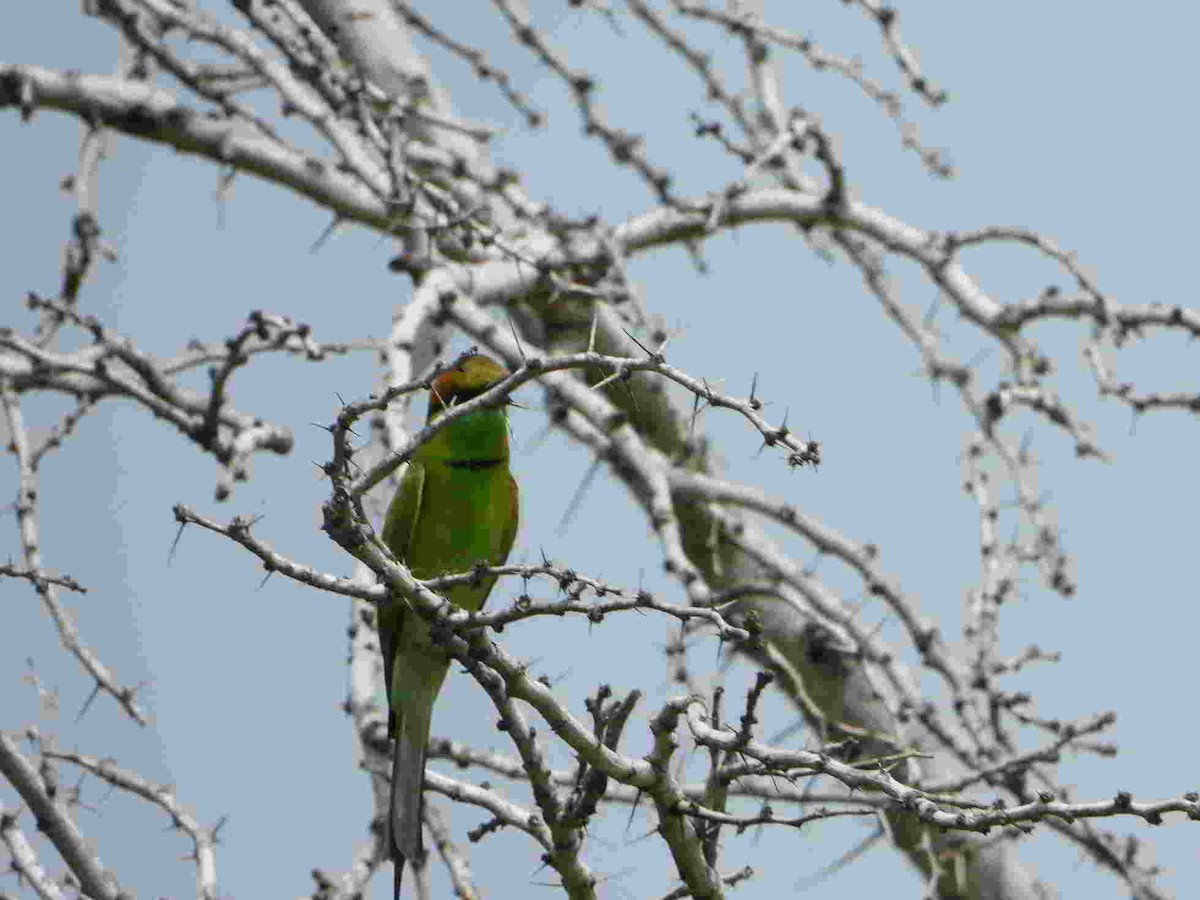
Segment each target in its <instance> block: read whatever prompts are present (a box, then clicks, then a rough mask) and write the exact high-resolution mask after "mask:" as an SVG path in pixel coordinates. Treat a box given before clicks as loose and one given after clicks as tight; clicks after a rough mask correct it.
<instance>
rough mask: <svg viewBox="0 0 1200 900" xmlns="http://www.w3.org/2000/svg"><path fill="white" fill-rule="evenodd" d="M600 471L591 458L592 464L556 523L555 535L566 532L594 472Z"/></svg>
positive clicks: (598, 464)
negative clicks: (560, 518)
mask: <svg viewBox="0 0 1200 900" xmlns="http://www.w3.org/2000/svg"><path fill="white" fill-rule="evenodd" d="M599 469H600V460H598V459H595V458H593V459H592V463H591V465H590V466H588V469H587V471H586V472H585V473H584V474H583V478H582V479H581V480H580V482H579V486H578V487H577V488H576V489H575V493H574V495H572V497H571V502H570V503H568V504H567V508H566V510H565V511H564V512H563V517H562V520H561V521H559V523H558V528H557V529H556V530H555V534H557V535H558V536H559V537H562V536H563V535H564V534H566V532H567V526H568V525H569V524H570V522H571V518H572V517H573V516H574V515H575V513H576V512H577V511H578V509H579V506H580V505H581V504H582V502H583V496H584V494H586V493H587V489H588V488H589V487H591V484H592V480H593V479H594V478H595V477H596V472H597V471H599Z"/></svg>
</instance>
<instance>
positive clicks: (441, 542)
mask: <svg viewBox="0 0 1200 900" xmlns="http://www.w3.org/2000/svg"><path fill="white" fill-rule="evenodd" d="M507 374H508V373H507V372H506V371H505V370H504V369H503V368H502V367H500V366H499V365H498V364H496V363H495V362H493V361H492V360H491V359H489V358H488V357H486V356H482V355H479V354H475V355H472V356H469V357H467V358H466V359H465V360H463V362H462V363H461V364H460V365H459V366H458V368H456V369H453V370H451V371H449V372H446V373H444V374H442V375H440V376H439V377H438V378H437V379H435V381H434V383H433V390H432V391H431V392H430V393H431V396H430V402H429V416H428V419H429V421H432V420H433V419H434V418H436V417H437V416H438V415H439V414H440V413H441V412H442V410H444V409H446V408H447V407H449V406H452V405H454V404H455V403H462V402H465V401H466V400H469V399H470V398H471V397H474V396H477V395H478V394H480V393H481V392H482V391H484V390H486V389H487V388H489V387H490V386H491V385H493V384H495V383H496V382H497V381H499V380H500V379H502V378H504V377H505V376H506V375H507ZM517 518H518V500H517V484H516V481H515V480H514V479H513V477H512V474H511V473H510V472H509V468H508V418H507V414H506V411H505V409H504V407H500V408H486V409H481V410H479V411H478V412H475V413H472V414H470V415H467V416H464V417H462V418H460V419H457V420H455V421H454V422H451V423H450V424H449V425H447V426H446V427H445V428H443V429H442V430H441V431H439V432H438V433H437V434H436V435H434V437H433V438H432V439H431V440H430V441H429V442H428V443H426V444H424V445H423V446H422V447H421V448H420V449H419V450H418V451H417V452H416V454H415V455H414V456H413V459H412V461H411V462H410V463H409V466H408V469H407V471H406V472H405V473H404V477H403V478H402V479H401V481H400V487H399V489H398V490H397V491H396V496H395V497H394V498H393V499H392V503H391V506H390V507H389V508H388V513H387V520H386V522H385V523H384V528H383V540H384V543H386V544H387V545H388V548H389V549H390V550H391V551H392V553H393V554H395V556H396V558H397V559H398V560H400V561H401V562H402V563H404V564H405V565H406V566H408V568H409V569H410V570H411V571H412V573H413V575H414V576H416V577H417V578H432V577H434V576H437V575H447V574H453V573H457V572H466V571H469V570H470V569H471V568H472V567H473V566H475V565H476V564H477V563H480V562H483V563H485V564H488V565H500V564H502V563H503V562H504V561H505V560H506V559H507V558H508V553H509V550H510V549H511V548H512V544H513V539H514V538H515V537H516V533H517ZM495 581H496V579H495V578H488V579H485V580H484V581H482V582H481V583H479V584H477V585H473V584H467V585H460V586H457V587H453V588H449V589H447V590H446V591H445V592H444V596H445V597H446V598H447V599H448V600H449V601H450V602H451V603H453V604H454V605H455V606H457V607H459V608H461V609H467V610H472V611H474V610H478V609H480V608H481V607H482V606H483V604H484V601H485V600H486V599H487V596H488V594H489V593H490V592H491V590H492V586H493V585H494V584H495ZM379 636H380V642H381V645H382V646H381V650H382V652H383V667H384V678H385V681H386V687H387V692H388V704H389V710H390V713H389V717H388V731H389V733H390V734H391V736H392V737H393V738H394V739H395V746H394V751H393V754H394V755H393V758H392V795H391V810H390V817H389V819H390V821H389V843H390V847H391V851H392V856H393V861H394V864H395V878H394V891H395V897H396V898H398V897H399V896H400V880H401V875H402V874H403V869H404V861H405V860H406V859H408V858H412V857H418V856H420V855H421V852H422V849H421V788H422V784H423V781H424V775H425V748H426V745H427V744H428V743H429V725H430V720H431V718H432V714H433V704H434V701H435V700H436V699H437V695H438V691H439V690H440V689H441V686H442V682H443V681H444V680H445V677H446V672H447V671H448V669H449V666H450V657H449V655H447V654H446V652H445V651H444V650H442V649H440V648H439V647H437V646H436V645H435V644H434V643H433V640H432V638H431V636H430V633H429V625H428V623H427V622H426V621H425V619H424V618H422V617H421V616H420V614H418V613H416V612H414V611H413V610H412V609H411V608H410V607H409V606H408V604H407V603H406V602H405V600H404V598H403V597H397V598H394V599H393V600H392V602H391V603H389V604H387V605H386V607H385V608H384V609H383V610H382V611H381V612H380V615H379Z"/></svg>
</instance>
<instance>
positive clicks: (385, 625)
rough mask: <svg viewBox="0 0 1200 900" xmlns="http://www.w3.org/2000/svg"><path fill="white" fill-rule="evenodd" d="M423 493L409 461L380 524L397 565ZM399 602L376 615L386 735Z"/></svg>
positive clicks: (416, 465)
mask: <svg viewBox="0 0 1200 900" xmlns="http://www.w3.org/2000/svg"><path fill="white" fill-rule="evenodd" d="M424 493H425V466H424V465H423V464H422V463H420V462H417V461H416V460H413V461H412V462H410V463H409V464H408V469H407V470H406V471H405V473H404V477H403V478H401V479H400V487H399V488H397V490H396V496H395V497H393V498H392V503H391V506H389V507H388V511H387V518H386V519H385V520H384V523H383V542H384V543H385V544H387V546H388V549H389V550H391V551H392V554H393V555H394V556H395V557H396V559H398V560H400V562H402V563H405V564H406V565H407V563H408V548H409V547H410V546H411V545H412V537H413V534H414V533H415V532H416V528H417V520H418V519H420V517H421V498H422V497H423V496H424ZM402 606H403V601H402V600H400V599H399V598H392V600H391V602H390V603H389V604H388V605H387V606H386V607H385V608H383V609H381V610H380V613H379V649H380V651H381V653H382V654H383V678H384V685H385V686H386V690H387V694H388V734H392V733H393V732H394V730H395V717H396V715H395V713H394V712H392V669H393V667H394V666H395V664H396V659H395V656H396V641H397V638H398V636H399V631H400V627H401V622H402V621H403V615H404V612H405V611H404V609H402V608H401V607H402Z"/></svg>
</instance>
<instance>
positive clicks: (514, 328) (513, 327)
mask: <svg viewBox="0 0 1200 900" xmlns="http://www.w3.org/2000/svg"><path fill="white" fill-rule="evenodd" d="M504 317H505V318H506V319H508V330H509V331H511V332H512V336H513V340H514V341H516V342H517V352H518V353H520V354H521V365H526V364H527V363H528V362H529V359H528V358H527V357H526V356H525V348H524V347H522V346H521V337H520V335H518V334H517V326H516V325H514V324H513V320H512V316H510V315H509V314H508V309H507V308H506V309H505V310H504Z"/></svg>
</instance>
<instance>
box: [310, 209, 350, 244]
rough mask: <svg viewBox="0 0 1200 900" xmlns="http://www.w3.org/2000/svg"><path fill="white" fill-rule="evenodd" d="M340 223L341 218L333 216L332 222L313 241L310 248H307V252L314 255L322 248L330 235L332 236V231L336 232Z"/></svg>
mask: <svg viewBox="0 0 1200 900" xmlns="http://www.w3.org/2000/svg"><path fill="white" fill-rule="evenodd" d="M341 223H342V217H341V216H334V217H333V221H332V222H330V223H329V224H328V225H327V226H326V227H325V230H324V231H322V232H321V235H320V237H318V238H317V239H316V240H315V241H313V243H312V246H311V247H309V248H308V252H309V253H316V252H317V251H318V250H320V249H321V248H322V247H324V246H325V242H326V241H328V240H329V236H330V235H331V234H333V232H334V231H336V230H337V227H338V225H340V224H341Z"/></svg>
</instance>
